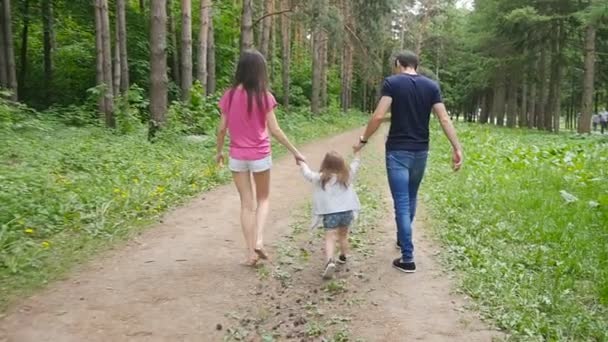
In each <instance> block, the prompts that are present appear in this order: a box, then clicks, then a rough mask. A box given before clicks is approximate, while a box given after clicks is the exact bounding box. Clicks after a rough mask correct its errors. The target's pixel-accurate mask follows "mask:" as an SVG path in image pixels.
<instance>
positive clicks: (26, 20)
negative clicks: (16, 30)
mask: <svg viewBox="0 0 608 342" xmlns="http://www.w3.org/2000/svg"><path fill="white" fill-rule="evenodd" d="M22 17H23V28H22V31H21V58H20V61H21V62H20V66H21V70H20V71H19V80H18V83H19V88H20V89H19V94H24V93H25V91H24V90H23V88H24V86H25V78H26V76H27V68H28V60H27V48H28V38H29V28H30V1H29V0H24V1H23V13H22Z"/></svg>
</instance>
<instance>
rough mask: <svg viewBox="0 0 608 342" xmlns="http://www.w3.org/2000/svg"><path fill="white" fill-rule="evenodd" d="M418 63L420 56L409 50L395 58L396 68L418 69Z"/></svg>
mask: <svg viewBox="0 0 608 342" xmlns="http://www.w3.org/2000/svg"><path fill="white" fill-rule="evenodd" d="M418 62H419V61H418V56H417V55H416V54H415V53H413V52H412V51H409V50H406V51H403V52H400V53H398V54H397V55H396V56H395V66H402V67H404V68H407V67H410V68H414V69H418Z"/></svg>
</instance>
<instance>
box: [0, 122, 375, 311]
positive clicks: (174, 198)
mask: <svg viewBox="0 0 608 342" xmlns="http://www.w3.org/2000/svg"><path fill="white" fill-rule="evenodd" d="M280 121H281V123H282V126H283V129H284V130H285V131H286V133H287V134H288V135H289V136H290V137H291V138H292V139H293V141H295V142H297V143H303V142H306V141H310V140H312V139H314V138H317V137H322V136H326V135H330V134H334V133H337V132H341V131H343V130H345V129H348V128H352V127H355V126H357V125H360V124H361V123H362V122H363V121H364V116H363V115H361V114H351V115H340V114H327V115H323V116H320V117H317V118H311V117H310V116H309V115H306V114H302V113H300V114H298V113H293V114H292V113H286V114H284V115H282V117H281V118H280ZM214 146H215V142H214V138H213V137H210V138H209V139H207V140H202V141H201V140H188V139H185V138H183V137H178V138H177V139H175V140H173V141H167V140H162V141H158V142H157V143H155V144H150V143H148V142H147V140H146V136H145V132H144V131H143V130H142V131H140V132H137V133H134V134H130V135H117V134H113V133H112V132H109V131H107V130H105V129H101V128H95V127H88V128H71V127H65V126H61V125H57V124H41V125H40V126H39V127H36V129H29V130H25V131H19V132H15V131H11V130H6V131H2V132H0V203H2V206H1V207H0V309H2V308H6V306H7V304H8V303H9V302H10V300H12V299H14V298H16V297H17V296H20V295H24V294H27V293H30V292H31V291H32V290H33V289H35V288H38V287H40V286H41V285H43V284H45V283H47V282H49V281H52V280H54V279H57V278H58V277H61V276H62V275H64V274H65V272H66V270H68V269H70V267H72V266H74V265H75V264H76V263H78V262H80V261H82V260H85V259H87V258H89V257H90V256H91V255H92V254H94V253H95V252H97V251H99V250H100V249H104V248H107V247H108V246H111V245H112V242H113V241H115V240H123V239H124V238H125V237H128V236H129V235H131V234H132V233H133V232H136V231H138V230H139V229H141V228H142V227H145V226H146V225H148V224H149V223H151V222H152V221H153V220H154V219H157V218H158V217H159V215H161V214H162V213H164V212H166V211H167V210H168V209H169V208H171V207H174V206H176V205H178V204H180V203H182V202H183V201H185V200H187V199H188V198H190V197H191V196H193V195H196V194H198V193H201V192H203V191H206V190H209V189H211V188H213V187H215V186H217V185H218V184H222V183H224V182H226V181H227V180H228V177H229V174H228V173H227V172H225V171H218V170H217V169H216V167H215V164H214V162H213V155H214ZM275 152H278V153H283V152H284V151H283V149H281V148H279V147H276V148H275Z"/></svg>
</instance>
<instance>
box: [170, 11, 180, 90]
mask: <svg viewBox="0 0 608 342" xmlns="http://www.w3.org/2000/svg"><path fill="white" fill-rule="evenodd" d="M172 3H173V1H172V0H167V23H168V27H169V40H170V42H169V44H170V46H171V75H172V76H173V81H174V82H175V84H178V85H179V86H181V84H182V82H181V77H180V68H179V43H178V41H177V28H176V27H175V23H176V22H177V21H176V20H175V17H174V16H173V5H172Z"/></svg>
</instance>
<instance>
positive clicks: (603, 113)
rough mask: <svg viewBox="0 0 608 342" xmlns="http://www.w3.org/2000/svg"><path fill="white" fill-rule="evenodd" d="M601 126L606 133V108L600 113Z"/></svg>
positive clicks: (607, 119) (607, 117)
mask: <svg viewBox="0 0 608 342" xmlns="http://www.w3.org/2000/svg"><path fill="white" fill-rule="evenodd" d="M600 126H601V130H602V134H604V131H605V130H606V129H608V112H607V111H606V108H604V109H602V112H601V114H600Z"/></svg>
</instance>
